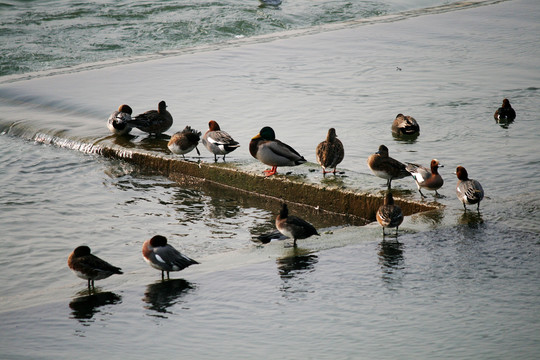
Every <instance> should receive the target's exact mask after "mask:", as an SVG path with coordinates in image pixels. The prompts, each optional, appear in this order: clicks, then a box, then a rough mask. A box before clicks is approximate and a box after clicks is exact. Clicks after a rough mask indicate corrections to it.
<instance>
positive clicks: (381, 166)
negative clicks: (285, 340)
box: [367, 145, 411, 189]
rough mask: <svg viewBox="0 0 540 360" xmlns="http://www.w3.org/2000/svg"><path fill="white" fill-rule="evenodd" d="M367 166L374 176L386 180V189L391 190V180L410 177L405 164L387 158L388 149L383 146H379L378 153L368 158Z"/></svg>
mask: <svg viewBox="0 0 540 360" xmlns="http://www.w3.org/2000/svg"><path fill="white" fill-rule="evenodd" d="M367 164H368V166H369V168H370V169H371V171H372V172H373V173H374V174H375V175H376V176H378V177H380V178H383V179H387V183H386V184H387V186H388V189H390V188H391V186H392V180H393V179H403V178H404V177H406V176H410V175H411V174H409V172H408V171H407V170H406V168H405V164H403V163H401V162H399V161H397V160H396V159H393V158H391V157H390V156H388V148H387V147H386V146H384V145H381V146H379V151H377V152H376V153H375V154H372V155H370V156H369V158H368V160H367Z"/></svg>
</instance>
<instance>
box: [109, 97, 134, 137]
mask: <svg viewBox="0 0 540 360" xmlns="http://www.w3.org/2000/svg"><path fill="white" fill-rule="evenodd" d="M132 113H133V110H132V109H131V107H130V106H129V105H126V104H122V105H120V106H119V107H118V110H116V111H114V112H113V113H112V114H111V116H109V119H108V120H107V128H108V129H109V131H110V132H112V133H113V134H114V135H125V134H128V133H129V132H130V131H131V125H130V124H129V122H130V121H131V114H132Z"/></svg>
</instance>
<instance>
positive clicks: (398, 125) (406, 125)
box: [392, 114, 420, 136]
mask: <svg viewBox="0 0 540 360" xmlns="http://www.w3.org/2000/svg"><path fill="white" fill-rule="evenodd" d="M392 132H393V133H394V134H395V135H408V136H411V135H418V134H420V125H418V122H416V120H415V118H413V117H412V116H409V115H403V114H398V115H397V116H396V118H395V119H394V122H393V123H392Z"/></svg>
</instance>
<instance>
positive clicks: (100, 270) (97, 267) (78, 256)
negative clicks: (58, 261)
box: [67, 245, 123, 288]
mask: <svg viewBox="0 0 540 360" xmlns="http://www.w3.org/2000/svg"><path fill="white" fill-rule="evenodd" d="M67 263H68V266H69V268H70V269H71V270H72V271H73V272H74V273H75V275H77V276H78V277H80V278H81V279H85V280H88V288H90V286H91V287H92V288H94V280H101V279H106V278H108V277H109V276H111V275H113V274H123V273H122V270H121V269H120V268H119V267H116V266H112V265H111V264H109V263H108V262H106V261H105V260H101V259H100V258H98V257H97V256H95V255H93V254H91V253H90V248H89V247H88V246H86V245H82V246H79V247H77V248H75V250H73V252H72V253H71V254H70V255H69V257H68V261H67Z"/></svg>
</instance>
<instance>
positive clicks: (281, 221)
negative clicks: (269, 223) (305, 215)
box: [276, 203, 319, 247]
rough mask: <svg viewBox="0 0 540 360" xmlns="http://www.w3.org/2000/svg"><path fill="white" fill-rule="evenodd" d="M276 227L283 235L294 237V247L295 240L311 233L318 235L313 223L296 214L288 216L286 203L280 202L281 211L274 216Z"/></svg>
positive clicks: (306, 236)
mask: <svg viewBox="0 0 540 360" xmlns="http://www.w3.org/2000/svg"><path fill="white" fill-rule="evenodd" d="M276 228H277V229H278V230H279V232H280V233H282V234H283V235H285V236H287V237H289V238H292V239H294V242H293V246H294V247H296V240H298V239H306V238H308V237H310V236H312V235H317V236H319V233H318V232H317V230H316V229H315V227H314V226H313V225H311V224H310V223H308V222H307V221H305V220H304V219H300V218H299V217H296V216H289V208H288V207H287V204H285V203H283V204H281V211H280V212H279V215H278V216H277V217H276Z"/></svg>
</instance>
